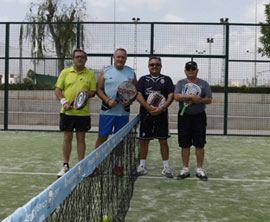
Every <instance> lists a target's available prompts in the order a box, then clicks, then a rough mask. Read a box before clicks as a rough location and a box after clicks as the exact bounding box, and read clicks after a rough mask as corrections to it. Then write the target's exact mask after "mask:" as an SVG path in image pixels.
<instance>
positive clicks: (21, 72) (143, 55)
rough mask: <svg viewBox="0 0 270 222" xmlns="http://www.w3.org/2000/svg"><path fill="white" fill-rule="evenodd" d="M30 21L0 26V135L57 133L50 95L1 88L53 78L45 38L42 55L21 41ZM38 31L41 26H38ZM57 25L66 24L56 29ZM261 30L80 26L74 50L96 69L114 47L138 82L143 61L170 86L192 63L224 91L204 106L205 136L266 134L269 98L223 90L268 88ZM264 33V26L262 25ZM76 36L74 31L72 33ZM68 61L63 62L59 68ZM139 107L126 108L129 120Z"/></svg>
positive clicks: (54, 61) (95, 106)
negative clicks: (29, 76) (156, 65)
mask: <svg viewBox="0 0 270 222" xmlns="http://www.w3.org/2000/svg"><path fill="white" fill-rule="evenodd" d="M27 24H29V23H0V33H1V35H0V75H1V83H3V84H5V90H1V91H0V113H1V117H0V124H1V125H0V129H4V130H8V129H24V130H27V129H30V130H56V129H58V127H57V125H58V112H59V109H60V107H59V106H60V105H59V102H58V101H57V100H56V98H55V96H54V92H53V91H52V90H51V91H36V90H34V91H24V90H19V91H13V90H8V83H9V82H10V83H13V82H15V83H16V82H23V79H24V78H25V77H26V73H27V72H28V70H29V69H31V70H34V71H35V72H36V73H38V74H39V75H49V76H54V77H57V76H58V74H59V71H58V69H57V67H58V61H59V59H62V58H59V57H57V55H56V52H55V45H54V43H53V42H52V41H51V37H50V35H49V34H48V36H47V38H46V39H45V40H44V41H46V44H47V46H49V47H48V48H49V50H47V51H46V56H44V57H41V58H38V57H35V56H34V57H33V56H32V53H31V42H29V40H28V39H25V38H24V39H23V41H22V45H20V44H19V43H20V28H21V26H26V25H27ZM42 25H45V26H46V25H48V24H46V23H42ZM62 25H69V24H66V23H63V24H62ZM262 26H268V25H261V24H236V23H228V22H223V23H160V22H158V23H157V22H115V23H114V22H83V23H78V24H77V28H78V29H81V28H83V30H84V42H81V39H82V38H81V36H79V35H78V37H77V43H76V45H75V46H74V48H84V50H85V51H86V52H87V54H88V61H87V64H86V66H87V67H88V68H90V69H93V70H94V71H95V72H96V76H97V77H98V73H99V71H100V70H101V69H102V68H103V67H104V66H107V65H109V64H111V63H112V55H113V52H114V50H115V49H116V48H119V47H122V48H125V49H127V51H128V55H129V56H128V60H127V65H129V66H131V67H133V68H134V69H135V70H136V74H137V77H138V78H140V76H142V75H144V74H147V73H148V68H147V61H148V57H149V56H153V55H155V56H160V57H161V58H162V64H163V68H162V73H164V74H167V75H169V76H171V78H172V79H173V81H174V83H175V84H176V82H177V81H178V80H180V79H182V78H185V74H184V72H183V70H184V64H185V62H187V61H189V60H194V61H196V62H197V63H198V66H199V77H200V78H202V79H205V80H207V81H208V82H209V83H210V85H212V86H214V85H215V86H216V85H219V86H223V87H224V91H223V92H219V93H214V94H213V104H211V105H208V106H207V115H208V133H209V134H224V135H227V134H233V135H234V134H241V135H242V134H243V135H270V114H269V112H268V110H269V104H270V98H269V95H268V94H256V93H253V94H248V93H228V87H229V86H235V87H268V86H269V85H270V63H269V58H267V57H262V56H261V55H260V54H259V53H258V48H259V47H262V45H261V44H260V42H259V37H260V36H261V32H260V29H261V27H262ZM269 27H270V26H269ZM78 33H80V32H79V31H78ZM70 65H71V58H66V59H65V67H68V66H70ZM99 108H100V103H99V100H98V99H97V98H96V99H94V100H93V101H92V104H91V110H92V119H93V126H97V122H98V112H99ZM176 110H177V103H175V102H174V103H173V104H172V106H171V109H170V126H171V128H172V129H173V130H174V129H176V122H177V121H176V119H177V112H176ZM137 111H138V104H135V105H134V107H133V111H132V112H133V115H135V113H136V112H137Z"/></svg>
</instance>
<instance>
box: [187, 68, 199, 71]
mask: <svg viewBox="0 0 270 222" xmlns="http://www.w3.org/2000/svg"><path fill="white" fill-rule="evenodd" d="M186 70H187V71H191V70H192V71H195V70H197V69H196V68H194V67H192V68H186Z"/></svg>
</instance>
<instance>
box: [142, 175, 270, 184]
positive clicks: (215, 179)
mask: <svg viewBox="0 0 270 222" xmlns="http://www.w3.org/2000/svg"><path fill="white" fill-rule="evenodd" d="M138 179H165V180H171V179H170V178H166V177H164V176H139V177H138ZM173 179H174V180H177V179H176V177H174V178H173ZM188 180H197V181H200V180H199V179H198V178H186V179H184V180H178V181H188ZM208 181H228V182H263V183H270V179H269V180H257V179H232V178H208Z"/></svg>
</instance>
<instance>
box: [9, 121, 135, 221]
mask: <svg viewBox="0 0 270 222" xmlns="http://www.w3.org/2000/svg"><path fill="white" fill-rule="evenodd" d="M138 120H139V116H136V117H135V118H134V119H133V120H131V121H130V122H129V123H128V124H127V125H126V126H124V127H123V128H122V129H121V130H120V131H118V132H117V133H116V134H114V135H113V136H112V137H111V138H110V139H109V140H108V141H106V142H105V143H104V144H102V145H101V146H100V147H99V148H98V149H96V150H95V151H93V152H92V153H91V154H89V155H88V156H87V157H86V158H85V159H84V160H82V161H80V162H79V163H78V164H77V165H76V166H74V167H73V168H72V169H70V170H69V171H68V172H67V173H66V174H65V175H64V176H62V177H61V178H60V179H58V180H57V181H55V183H53V184H52V185H50V186H49V187H48V188H46V189H45V190H44V191H43V192H41V193H40V194H39V195H37V196H36V197H34V198H33V199H32V200H30V201H29V202H28V203H27V204H25V205H24V206H23V207H21V208H18V209H17V210H16V211H15V212H14V213H13V214H12V215H10V216H9V217H8V218H6V220H4V221H5V222H12V221H50V222H52V221H55V222H71V221H72V222H76V221H91V222H95V221H97V222H100V221H101V222H102V221H104V219H105V218H104V217H107V220H108V221H110V222H114V221H115V222H116V221H117V222H121V221H125V216H126V214H127V212H128V209H129V204H130V200H131V198H132V195H133V188H134V183H135V181H136V179H137V176H136V166H137V164H138V161H139V149H138V145H139V143H138V139H137V138H136V135H137V133H136V129H137V124H138ZM96 168H98V173H97V174H96V175H95V176H93V175H92V172H95V171H94V170H95V169H96ZM119 169H120V171H119ZM119 172H121V173H119ZM105 221H106V220H105Z"/></svg>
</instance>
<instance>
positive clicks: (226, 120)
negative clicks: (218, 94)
mask: <svg viewBox="0 0 270 222" xmlns="http://www.w3.org/2000/svg"><path fill="white" fill-rule="evenodd" d="M225 25H226V48H225V76H224V78H225V79H224V129H223V130H224V132H223V134H224V135H227V131H228V82H229V36H230V35H229V23H226V24H225Z"/></svg>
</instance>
